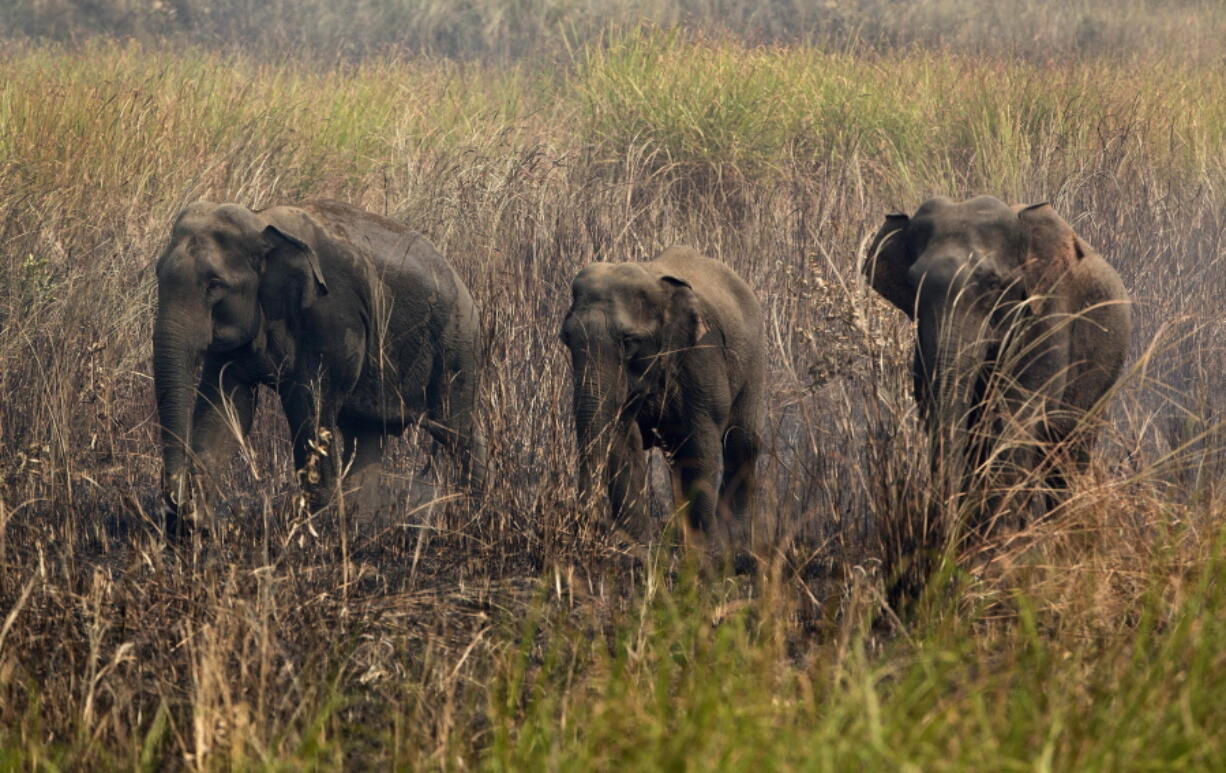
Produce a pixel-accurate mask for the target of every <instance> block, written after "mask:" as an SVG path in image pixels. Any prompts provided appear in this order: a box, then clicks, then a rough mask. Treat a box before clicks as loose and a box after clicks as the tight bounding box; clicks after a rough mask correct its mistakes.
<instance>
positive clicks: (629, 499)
mask: <svg viewBox="0 0 1226 773" xmlns="http://www.w3.org/2000/svg"><path fill="white" fill-rule="evenodd" d="M571 292H572V295H573V302H572V304H571V307H570V311H569V312H568V313H567V314H566V319H565V320H564V321H563V323H562V330H561V337H562V340H563V342H565V344H566V346H567V347H568V348H569V349H570V354H571V364H572V366H573V375H574V419H575V433H576V436H577V439H578V446H579V458H580V466H579V483H580V489H581V491H583V492H584V494H585V496H587V495H590V494H592V493H593V492H594V491H596V490H598V488H599V487H600V484H601V483H603V484H604V485H603V488H604V490H605V491H606V492H607V494H608V499H609V505H610V507H611V510H612V517H613V520H614V522H615V523H616V524H618V525H621V526H624V527H626V528H627V530H628V531H630V532H631V534H633V535H634V536H636V537H642V536H644V535H645V533H646V528H647V523H646V504H647V503H646V501H645V488H646V459H645V454H644V451H645V450H648V449H651V448H652V447H658V448H660V449H661V450H662V451H663V452H664V453H665V455H666V457H667V459H668V463H669V465H670V468H671V473H672V480H673V494H674V499H675V503H676V504H677V505H678V506H679V507H684V509H685V513H684V516H683V519H682V522H683V524H684V525H685V527H686V533H687V535H688V536H689V537H690V538H691V539H698V540H700V541H705V537H706V536H707V535H708V534H709V533H710V532H711V531H712V529H714V528H716V527H717V525H718V528H719V533H720V534H722V537H723V539H725V540H736V539H739V538H741V537H743V536H745V535H744V525H745V520H746V519H747V517H748V515H749V511H750V507H751V504H752V499H753V492H754V477H755V475H754V467H755V464H756V461H757V457H758V451H759V446H760V441H759V435H758V433H759V420H760V415H761V412H762V398H763V391H762V390H763V368H764V364H763V358H764V356H765V350H766V340H765V333H764V332H763V325H762V311H761V309H760V307H759V306H758V301H757V299H755V298H754V295H753V292H752V291H751V290H750V289H749V287H748V286H747V285H746V284H745V282H744V281H742V280H741V278H740V277H738V276H737V275H736V273H735V272H733V271H732V269H730V268H729V267H728V266H726V265H724V264H723V263H720V262H718V261H714V260H710V259H709V258H705V257H702V256H701V255H699V254H698V253H697V252H696V251H694V250H693V249H691V248H689V247H681V246H678V247H672V248H671V249H668V250H666V251H665V252H664V253H662V254H661V255H660V256H658V257H657V258H656V259H655V260H652V261H648V262H646V263H593V264H591V265H588V266H586V267H585V268H584V269H583V270H582V271H580V272H579V274H578V276H576V277H575V280H574V283H573V284H572V287H571ZM717 513H718V516H719V522H718V524H717Z"/></svg>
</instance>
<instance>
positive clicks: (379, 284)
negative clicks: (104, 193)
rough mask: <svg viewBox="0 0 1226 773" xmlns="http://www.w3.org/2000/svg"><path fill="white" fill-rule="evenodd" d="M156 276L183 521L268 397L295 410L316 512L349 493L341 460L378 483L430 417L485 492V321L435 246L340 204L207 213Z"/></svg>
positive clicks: (159, 353) (292, 418)
mask: <svg viewBox="0 0 1226 773" xmlns="http://www.w3.org/2000/svg"><path fill="white" fill-rule="evenodd" d="M157 278H158V312H157V321H156V325H155V328H154V334H153V335H154V338H153V349H154V353H153V364H154V383H155V389H156V393H157V407H158V417H159V419H160V421H161V428H162V458H163V463H164V468H163V480H162V482H163V491H164V494H165V497H166V500H167V504H168V510H169V519H170V520H171V522H172V523H173V520H174V515H175V513H177V511H178V508H179V506H180V505H181V504H182V503H183V502H184V501H185V497H186V496H187V493H188V490H189V476H190V474H191V472H192V471H193V469H196V468H195V465H201V466H202V468H203V469H208V468H209V467H210V466H211V465H213V464H214V463H216V462H217V461H219V460H220V459H221V458H222V455H223V454H225V453H232V452H233V450H234V445H235V442H234V441H235V437H236V434H235V433H236V431H237V432H241V433H242V434H244V435H245V434H246V433H247V431H248V430H249V429H250V426H251V418H252V415H253V413H254V410H255V404H256V396H257V390H258V387H259V386H260V385H265V386H268V387H271V388H272V389H274V390H276V392H277V394H278V396H279V397H280V400H281V406H282V408H283V409H284V411H285V416H286V418H287V419H288V421H289V427H290V431H291V432H292V433H293V447H294V464H295V467H296V469H297V470H298V471H299V477H300V480H302V482H303V485H304V488H305V489H306V492H307V494H308V500H309V502H310V504H311V506H312V507H319V506H321V505H322V504H324V503H326V502H327V501H328V499H329V497H331V495H332V494H333V493H334V490H335V488H334V486H335V483H336V482H337V478H338V473H339V469H338V466H337V463H338V462H340V463H343V464H345V465H352V466H351V467H350V471H351V474H352V475H354V476H355V479H357V480H360V479H361V478H358V477H357V476H360V475H362V474H363V473H367V474H368V473H370V472H372V471H373V470H377V465H378V463H379V461H380V459H381V457H382V449H383V443H384V439H385V437H386V436H387V435H398V434H400V433H401V432H403V431H404V429H405V428H406V427H408V426H410V425H413V424H415V423H417V422H418V421H419V420H420V421H421V423H422V424H423V426H425V428H426V429H428V430H429V432H430V433H431V435H433V437H434V438H435V440H436V441H437V442H438V443H439V444H441V445H442V446H444V447H445V448H447V449H448V450H450V451H451V452H452V454H453V456H454V458H455V459H456V461H457V462H458V466H459V468H460V471H461V474H462V480H463V481H464V482H465V483H467V484H468V485H470V486H472V487H479V486H480V485H481V482H482V478H483V475H484V462H485V444H484V440H483V438H482V436H481V433H480V431H479V430H478V429H477V428H476V427H475V426H474V424H473V402H474V399H475V394H476V387H477V378H478V353H479V350H480V331H479V326H478V319H477V311H476V307H475V306H474V304H473V300H472V297H471V296H470V295H469V293H468V290H467V289H466V288H465V287H464V284H463V283H462V282H461V281H460V278H459V277H458V276H457V275H456V273H455V271H454V270H453V269H452V267H451V266H450V265H449V264H448V263H447V261H446V260H445V259H444V258H443V257H442V256H441V255H439V253H438V252H437V251H436V250H435V249H434V247H433V246H431V245H430V243H429V242H427V241H426V240H425V239H423V238H422V237H421V236H420V235H418V234H416V233H414V232H413V231H410V230H408V229H407V228H405V227H404V226H402V225H400V224H398V223H394V222H392V221H390V220H387V219H385V218H382V217H379V216H377V215H374V214H371V213H368V212H364V211H362V210H359V209H356V208H354V207H351V206H349V205H347V204H343V203H340V202H335V201H312V202H308V203H305V204H302V205H300V206H277V207H272V208H270V209H265V210H262V211H259V212H253V211H251V210H249V209H247V208H245V207H242V206H239V205H237V204H213V203H210V202H197V203H195V204H192V205H191V206H189V207H188V208H187V209H185V210H183V212H182V213H180V214H179V216H178V218H177V219H176V220H175V223H174V227H173V230H172V231H171V235H170V243H169V244H168V245H167V247H166V251H165V252H164V253H163V254H162V256H161V258H160V259H159V260H158V262H157ZM201 366H202V367H201ZM198 372H199V378H197V373H198ZM223 396H224V397H225V398H226V399H225V400H224V401H223V399H222V398H223ZM227 410H229V411H230V413H229V416H230V417H231V418H230V419H227ZM185 441H186V444H185ZM312 445H313V446H314V448H316V449H323V450H325V451H327V454H326V456H325V455H322V454H320V453H318V452H316V451H314V450H312ZM338 448H339V449H340V450H341V451H342V453H339V454H338V453H335V451H336V450H337V449H338Z"/></svg>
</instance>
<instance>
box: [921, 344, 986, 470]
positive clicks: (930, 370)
mask: <svg viewBox="0 0 1226 773" xmlns="http://www.w3.org/2000/svg"><path fill="white" fill-rule="evenodd" d="M959 327H961V326H959ZM970 329H971V330H972V331H973V334H972V335H971V336H962V335H958V333H957V331H951V330H948V329H946V330H942V331H939V332H938V335H937V336H936V340H932V341H928V342H927V343H928V345H927V346H923V343H924V342H921V346H922V349H927V351H928V352H930V353H931V356H922V357H921V362H922V364H923V365H924V366H925V367H926V370H927V374H926V375H927V379H928V383H929V389H928V395H929V405H928V406H927V409H928V410H927V413H928V422H929V429H930V433H931V436H932V438H933V448H932V452H933V467H934V472H936V473H937V474H938V475H939V478H938V479H939V480H941V481H943V482H944V483H945V484H947V485H952V486H955V487H957V489H958V490H961V491H963V492H965V491H966V489H967V486H968V484H969V483H970V480H971V478H972V476H973V475H974V474H975V468H976V467H977V466H978V464H979V463H980V462H981V461H983V460H982V459H981V458H980V457H981V454H980V453H978V452H977V449H978V446H979V442H978V440H977V435H979V434H980V433H981V432H982V431H983V429H984V428H982V427H978V426H977V425H978V418H979V414H980V413H981V412H982V407H983V406H981V405H980V402H981V401H982V399H983V397H984V395H983V391H984V384H985V383H986V382H985V380H986V377H987V373H986V372H985V371H986V368H987V367H988V362H987V356H988V350H989V344H988V342H987V341H986V340H983V339H984V336H983V335H982V333H983V331H982V329H981V328H980V329H976V326H973V325H972V326H970ZM921 337H923V336H922V333H921Z"/></svg>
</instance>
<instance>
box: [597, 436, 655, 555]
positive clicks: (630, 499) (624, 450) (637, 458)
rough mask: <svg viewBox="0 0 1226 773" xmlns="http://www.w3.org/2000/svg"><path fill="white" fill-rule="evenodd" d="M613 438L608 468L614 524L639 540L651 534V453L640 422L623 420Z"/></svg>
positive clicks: (610, 504)
mask: <svg viewBox="0 0 1226 773" xmlns="http://www.w3.org/2000/svg"><path fill="white" fill-rule="evenodd" d="M609 442H610V443H611V444H612V445H611V447H610V449H609V457H608V460H609V461H608V468H607V469H606V470H605V476H606V482H607V484H608V492H609V507H610V511H611V513H612V518H613V523H614V525H616V526H618V527H621V528H623V529H625V530H626V532H627V533H628V534H629V535H630V536H631V537H633V538H634V539H636V540H640V541H642V540H646V539H647V538H648V531H649V530H648V520H647V514H648V513H647V511H648V508H647V498H646V492H647V455H646V454H645V453H644V452H643V436H642V432H641V430H640V429H639V426H638V424H637V423H635V422H633V421H625V422H621V423H620V424H619V425H618V426H617V427H616V428H615V429H614V432H613V436H612V437H611V438H610V440H609Z"/></svg>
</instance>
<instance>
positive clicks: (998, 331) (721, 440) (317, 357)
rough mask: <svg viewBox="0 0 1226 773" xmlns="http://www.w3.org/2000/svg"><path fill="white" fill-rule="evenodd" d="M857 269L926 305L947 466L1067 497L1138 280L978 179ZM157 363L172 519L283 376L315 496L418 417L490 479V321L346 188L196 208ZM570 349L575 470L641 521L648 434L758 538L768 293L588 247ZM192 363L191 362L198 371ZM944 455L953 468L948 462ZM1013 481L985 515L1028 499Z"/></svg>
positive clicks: (921, 398)
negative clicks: (480, 396) (755, 515)
mask: <svg viewBox="0 0 1226 773" xmlns="http://www.w3.org/2000/svg"><path fill="white" fill-rule="evenodd" d="M864 272H865V275H866V277H867V278H868V280H869V283H870V285H871V286H872V287H873V289H874V290H875V291H876V292H877V293H879V294H880V295H881V296H882V297H884V298H885V299H886V300H888V301H889V302H890V303H892V304H893V305H895V306H897V307H898V308H899V309H900V310H901V311H903V312H904V313H905V314H907V316H908V317H910V318H911V319H912V320H914V322H915V323H916V335H915V357H914V366H913V368H914V382H915V398H916V401H917V402H918V404H919V406H920V409H921V414H922V415H923V417H924V421H925V425H926V427H927V430H928V433H929V435H930V438H931V447H932V459H933V466H934V470H936V469H938V468H939V469H940V470H942V471H943V472H942V475H943V479H944V480H950V481H953V485H955V486H958V487H960V488H961V489H963V490H964V491H969V490H970V489H971V488H972V487H973V486H974V480H975V478H976V476H979V477H980V478H982V476H983V475H985V474H986V473H985V471H990V472H991V473H992V475H993V476H994V478H993V480H995V481H996V482H997V483H1002V482H1003V484H1004V485H997V486H995V487H994V488H995V490H998V491H1004V492H1008V491H1010V490H1011V488H1012V489H1016V488H1018V486H1013V487H1011V486H1010V485H1009V484H1010V482H1016V483H1018V484H1021V483H1022V482H1023V481H1024V480H1026V479H1027V477H1028V476H1032V475H1035V474H1042V475H1044V476H1045V477H1046V478H1047V480H1048V482H1049V485H1048V486H1047V487H1046V488H1047V489H1048V490H1049V492H1051V493H1052V494H1053V495H1054V494H1057V493H1058V492H1059V491H1060V490H1061V489H1062V488H1063V485H1064V484H1063V476H1064V474H1065V472H1066V470H1067V468H1068V466H1069V465H1077V464H1079V463H1083V462H1084V461H1085V459H1086V458H1087V455H1088V450H1089V447H1090V444H1091V443H1092V442H1093V432H1092V431H1089V430H1087V429H1086V428H1085V427H1084V426H1083V425H1084V424H1085V422H1082V421H1081V419H1082V418H1083V417H1084V415H1085V413H1086V412H1087V411H1088V410H1089V409H1091V408H1092V407H1093V406H1094V405H1095V404H1096V403H1098V402H1099V401H1100V400H1101V399H1102V398H1103V397H1104V395H1105V394H1106V393H1107V392H1108V390H1109V389H1110V387H1111V386H1112V384H1113V383H1114V382H1115V381H1116V379H1117V378H1118V376H1119V373H1120V370H1121V368H1122V365H1123V360H1124V354H1125V350H1126V348H1127V345H1128V341H1129V337H1130V330H1131V316H1130V306H1129V302H1128V295H1127V293H1126V291H1125V290H1124V287H1123V285H1122V283H1121V282H1120V279H1119V277H1118V275H1117V274H1116V273H1115V271H1114V270H1113V269H1112V268H1111V266H1110V265H1108V264H1107V263H1106V261H1104V260H1103V258H1102V257H1101V256H1100V255H1099V254H1098V253H1096V252H1094V251H1093V250H1092V249H1091V248H1090V247H1089V246H1088V245H1087V244H1086V243H1085V242H1084V241H1083V240H1082V239H1081V238H1080V237H1078V236H1077V235H1076V234H1075V233H1074V232H1073V230H1072V228H1070V227H1069V225H1068V224H1067V223H1066V222H1065V221H1064V220H1062V219H1061V218H1060V217H1059V216H1058V215H1057V214H1056V213H1055V211H1054V210H1053V209H1052V208H1051V207H1050V206H1048V205H1047V204H1038V205H1034V206H1028V207H1012V208H1011V207H1009V206H1007V205H1005V204H1004V203H1002V202H1000V201H999V200H997V199H994V198H991V197H987V196H981V197H978V198H974V199H971V200H969V201H965V202H961V203H956V202H953V201H950V200H949V199H945V198H935V199H931V200H929V201H927V202H925V203H924V204H923V205H922V206H921V207H920V208H919V209H918V210H917V211H916V212H915V214H914V215H912V216H910V217H907V216H905V215H897V214H895V215H889V216H887V217H886V219H885V223H884V224H883V226H882V227H881V229H880V231H879V232H878V233H877V235H876V237H875V239H874V240H873V242H872V244H871V247H870V249H869V250H868V255H867V258H866V260H865V262H864ZM157 280H158V309H157V319H156V323H155V326H154V341H153V342H154V381H155V390H156V397H157V408H158V417H159V421H160V425H161V442H162V459H163V476H162V491H163V496H164V500H165V503H166V509H165V511H166V518H167V531H168V533H177V532H178V531H179V529H178V528H177V525H178V522H179V517H178V516H179V513H180V510H181V508H182V506H183V505H184V504H185V503H186V502H187V501H188V500H189V498H190V497H191V496H192V492H193V490H194V486H193V480H194V478H195V476H194V475H193V473H194V472H199V471H202V470H207V469H209V468H210V466H211V465H215V464H217V463H218V462H220V461H221V460H222V459H223V458H224V455H225V454H226V453H228V452H232V451H233V449H234V446H235V441H236V439H237V438H238V437H240V436H242V435H245V433H246V432H247V431H248V430H249V429H250V426H251V420H252V416H253V413H254V408H255V403H256V398H257V395H258V391H259V387H260V386H261V385H264V386H267V387H270V388H272V389H273V390H275V391H276V393H277V395H278V397H279V398H280V401H281V406H282V409H283V410H284V413H285V416H286V418H287V420H288V422H289V427H290V432H291V434H292V437H293V451H294V464H295V468H296V469H297V472H298V477H299V479H300V482H301V484H302V486H303V489H304V493H305V495H306V501H307V503H308V505H309V506H310V507H311V508H313V509H317V508H320V507H323V506H325V505H327V504H328V502H329V501H330V500H331V499H332V497H333V496H334V495H335V494H336V492H337V491H339V489H340V483H341V481H342V478H344V479H345V482H346V487H349V486H350V485H362V483H363V482H364V481H365V480H367V479H368V478H369V476H371V475H372V474H374V473H375V472H376V471H377V469H378V463H379V461H380V458H381V456H382V450H383V445H384V442H385V439H386V438H387V437H388V436H391V435H398V434H400V433H402V432H403V431H404V430H405V428H407V427H409V426H422V427H424V428H425V429H426V430H427V431H428V432H429V433H430V434H431V436H432V437H433V438H434V441H435V442H436V443H437V444H438V445H439V446H440V447H442V448H443V449H445V450H446V451H447V452H448V453H449V456H450V458H451V459H452V460H453V464H454V466H455V470H456V472H457V475H458V479H459V481H460V482H461V484H462V485H463V486H464V487H465V488H467V489H468V490H469V491H471V492H473V493H474V494H475V493H478V492H480V490H481V488H482V487H483V485H484V479H485V470H486V450H485V449H486V445H485V438H484V435H483V432H482V429H481V427H480V426H479V425H478V423H477V422H476V421H475V420H474V416H475V407H474V406H475V401H476V395H477V386H478V380H479V376H480V366H481V363H480V352H481V350H482V345H481V340H480V324H479V319H478V314H477V309H476V306H475V304H474V302H473V299H472V296H471V295H470V294H469V292H468V290H467V288H466V287H465V286H464V284H463V282H462V281H461V280H460V278H459V276H458V275H457V274H456V272H455V270H454V269H453V268H452V266H451V265H450V264H449V263H448V262H447V260H446V259H445V258H443V256H441V255H440V254H439V253H438V251H437V250H435V248H434V247H433V246H432V245H431V244H430V243H429V242H428V241H426V240H425V239H424V238H423V237H422V236H420V235H419V234H417V233H415V232H413V231H411V230H409V229H407V228H406V227H404V226H403V225H401V224H399V223H396V222H393V221H391V220H388V219H386V218H383V217H380V216H378V215H375V214H372V213H369V212H365V211H363V210H360V209H357V208H355V207H352V206H349V205H347V204H343V203H339V202H335V201H310V202H306V203H303V204H300V205H298V206H276V207H272V208H269V209H264V210H260V211H252V210H250V209H247V208H245V207H242V206H239V205H237V204H214V203H209V202H198V203H196V204H192V205H191V206H189V207H188V208H187V209H185V210H184V211H183V212H182V213H180V215H179V216H178V218H177V219H176V220H175V222H174V225H173V227H172V230H171V235H170V240H169V244H168V245H167V247H166V249H165V251H164V252H163V253H162V255H161V257H160V259H159V260H158V261H157ZM560 337H561V339H562V342H563V343H564V344H565V345H566V347H567V348H568V349H569V351H570V355H571V363H572V371H573V379H574V427H575V434H576V438H577V445H578V454H579V487H580V491H581V493H582V495H583V497H584V498H585V501H586V502H598V503H599V505H600V506H601V507H602V508H603V509H605V510H607V511H608V512H609V517H610V520H611V523H613V524H616V525H617V526H619V527H621V528H623V529H625V530H626V531H627V532H629V533H630V534H631V535H633V536H635V537H636V538H640V539H645V538H647V537H649V536H650V529H651V524H649V523H648V519H647V507H646V497H645V489H646V478H647V475H646V469H647V464H646V454H645V452H646V451H648V450H649V449H651V448H653V447H658V448H660V449H661V450H662V451H663V452H664V455H665V458H666V459H667V460H668V464H669V468H670V473H671V478H672V484H673V493H674V498H675V504H676V505H677V507H678V508H679V510H681V511H683V512H682V517H681V518H680V521H681V523H682V525H683V528H684V531H685V533H686V535H687V537H688V538H690V539H691V540H692V541H696V542H700V543H701V542H704V541H705V540H706V539H707V537H715V538H716V539H717V540H718V541H719V542H720V543H725V544H729V543H728V541H729V540H732V541H735V540H737V539H738V537H739V535H742V534H743V529H744V527H745V524H746V522H747V519H748V518H749V517H750V515H751V513H752V510H753V504H754V498H755V485H756V482H755V466H756V462H757V457H758V455H759V451H760V449H761V446H762V441H761V437H760V434H759V433H760V425H761V421H762V417H763V411H764V399H765V369H766V363H765V358H766V348H767V347H766V338H765V332H764V325H763V314H762V309H761V307H760V306H759V303H758V300H757V298H755V296H754V293H753V291H752V290H751V289H750V287H749V286H748V285H747V284H746V283H745V281H744V280H743V279H742V278H741V277H739V276H737V274H736V273H735V272H734V271H733V270H732V269H731V268H729V267H728V266H727V265H725V264H723V263H720V262H718V261H715V260H711V259H709V258H705V257H703V256H701V255H699V254H698V253H697V252H696V251H694V250H693V249H691V248H689V247H680V246H678V247H672V248H670V249H668V250H665V251H664V252H663V253H662V254H661V255H659V256H658V257H657V258H655V259H654V260H651V261H648V262H644V263H593V264H590V265H588V266H586V267H585V268H583V269H582V270H581V271H580V272H579V273H578V275H577V276H576V277H575V279H574V282H573V284H572V302H571V306H570V309H569V311H568V312H567V314H566V317H565V319H564V321H563V322H562V326H561V331H560ZM197 373H199V376H198V377H197ZM951 471H952V473H953V474H952V475H950V474H947V473H949V472H951ZM1020 510H1021V508H1020V507H1019V506H1018V505H1016V503H1012V504H1011V503H1010V502H1008V501H1007V497H1005V498H1002V496H1001V495H998V496H996V498H994V499H993V498H992V497H989V498H987V499H986V500H984V502H983V503H982V506H981V507H980V508H979V510H978V513H979V524H978V525H984V524H987V523H988V521H989V519H990V518H995V517H997V516H998V515H999V514H1000V513H1002V512H1020Z"/></svg>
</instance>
